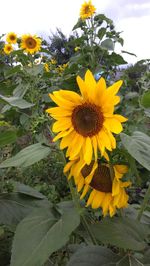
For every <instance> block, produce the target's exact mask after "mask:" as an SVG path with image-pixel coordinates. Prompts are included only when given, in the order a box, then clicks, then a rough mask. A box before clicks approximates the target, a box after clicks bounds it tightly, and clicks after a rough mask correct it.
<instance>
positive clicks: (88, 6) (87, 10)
mask: <svg viewBox="0 0 150 266" xmlns="http://www.w3.org/2000/svg"><path fill="white" fill-rule="evenodd" d="M95 11H96V8H95V7H94V6H93V5H92V3H91V1H88V2H84V4H83V5H82V6H81V9H80V18H81V19H87V18H90V17H92V15H93V14H94V13H95Z"/></svg>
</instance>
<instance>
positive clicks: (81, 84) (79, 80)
mask: <svg viewBox="0 0 150 266" xmlns="http://www.w3.org/2000/svg"><path fill="white" fill-rule="evenodd" d="M77 83H78V86H79V89H80V92H81V94H82V97H83V99H84V100H87V98H88V96H87V88H86V85H85V82H84V81H83V79H82V78H81V77H80V76H77Z"/></svg>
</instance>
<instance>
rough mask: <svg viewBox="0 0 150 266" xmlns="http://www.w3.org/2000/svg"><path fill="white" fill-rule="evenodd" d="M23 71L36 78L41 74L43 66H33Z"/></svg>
mask: <svg viewBox="0 0 150 266" xmlns="http://www.w3.org/2000/svg"><path fill="white" fill-rule="evenodd" d="M24 70H25V71H26V72H27V73H28V74H29V75H31V76H37V75H39V74H42V73H43V65H42V64H39V65H34V66H33V67H25V68H24Z"/></svg>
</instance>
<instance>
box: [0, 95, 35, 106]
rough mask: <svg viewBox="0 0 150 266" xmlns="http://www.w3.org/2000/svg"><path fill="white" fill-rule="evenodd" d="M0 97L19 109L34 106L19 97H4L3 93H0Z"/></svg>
mask: <svg viewBox="0 0 150 266" xmlns="http://www.w3.org/2000/svg"><path fill="white" fill-rule="evenodd" d="M0 99H2V100H4V101H5V102H7V103H9V104H10V105H11V106H14V107H18V108H20V109H26V108H30V107H32V106H34V104H33V103H29V102H27V101H26V100H24V99H22V98H19V97H5V96H3V95H0Z"/></svg>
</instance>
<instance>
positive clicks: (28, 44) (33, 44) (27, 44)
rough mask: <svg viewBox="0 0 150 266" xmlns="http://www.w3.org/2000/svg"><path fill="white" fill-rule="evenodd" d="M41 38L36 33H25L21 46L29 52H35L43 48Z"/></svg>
mask: <svg viewBox="0 0 150 266" xmlns="http://www.w3.org/2000/svg"><path fill="white" fill-rule="evenodd" d="M41 42H42V41H41V39H40V38H38V37H37V36H36V35H34V36H32V35H30V34H26V35H23V36H22V38H21V44H20V47H21V48H22V49H24V51H25V52H27V53H29V54H34V53H36V52H38V51H39V50H40V49H41Z"/></svg>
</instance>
